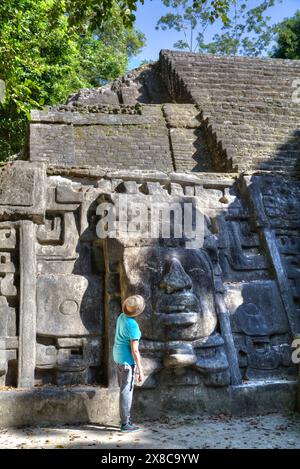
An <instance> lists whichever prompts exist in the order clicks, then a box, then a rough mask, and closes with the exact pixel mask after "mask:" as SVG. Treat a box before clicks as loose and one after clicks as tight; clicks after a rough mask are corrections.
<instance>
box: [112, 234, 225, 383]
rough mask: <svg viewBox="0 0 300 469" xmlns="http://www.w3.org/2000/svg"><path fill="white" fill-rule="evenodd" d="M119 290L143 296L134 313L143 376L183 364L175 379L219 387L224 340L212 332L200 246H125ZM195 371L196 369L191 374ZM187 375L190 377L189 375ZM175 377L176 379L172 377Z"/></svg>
mask: <svg viewBox="0 0 300 469" xmlns="http://www.w3.org/2000/svg"><path fill="white" fill-rule="evenodd" d="M120 283H121V294H122V297H123V298H125V297H126V296H127V295H130V294H134V293H138V294H141V295H143V296H144V298H145V300H146V308H145V311H144V313H143V315H141V316H140V318H139V323H140V326H141V330H142V334H143V342H142V350H143V352H144V353H143V356H145V357H146V358H145V368H146V374H147V380H146V383H145V385H144V386H146V387H147V386H148V387H153V386H155V384H156V382H157V376H155V374H157V373H158V372H160V374H163V376H161V377H160V382H163V381H164V379H165V378H166V376H170V373H171V375H172V373H174V372H175V373H176V369H177V370H178V369H183V368H185V369H188V370H189V371H188V372H185V373H184V375H185V379H183V377H182V379H181V384H183V385H184V384H190V379H192V382H193V383H194V384H197V383H198V384H199V382H201V380H203V377H204V382H205V383H206V384H207V385H212V386H219V385H220V386H224V385H228V384H229V382H230V374H229V370H228V361H227V356H226V354H225V351H224V341H223V339H222V337H221V335H220V334H219V333H218V332H217V327H218V319H217V306H216V302H215V283H214V272H213V265H212V262H211V260H210V257H209V255H208V253H207V252H206V251H205V250H204V249H198V250H196V249H184V248H180V247H165V246H164V245H163V243H162V246H150V247H125V248H124V251H123V257H122V262H121V265H120ZM195 371H197V372H196V373H195ZM191 376H193V378H191ZM176 381H177V379H176Z"/></svg>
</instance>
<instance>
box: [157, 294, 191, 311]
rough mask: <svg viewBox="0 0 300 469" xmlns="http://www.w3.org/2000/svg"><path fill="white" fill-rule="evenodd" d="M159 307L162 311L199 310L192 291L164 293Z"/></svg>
mask: <svg viewBox="0 0 300 469" xmlns="http://www.w3.org/2000/svg"><path fill="white" fill-rule="evenodd" d="M159 306H160V307H159V309H160V311H161V312H162V313H166V314H174V313H179V314H182V313H193V312H197V311H199V301H198V298H197V297H196V295H195V294H194V293H192V292H181V293H173V294H171V295H166V294H165V295H164V296H163V297H162V299H161V302H160V305H159Z"/></svg>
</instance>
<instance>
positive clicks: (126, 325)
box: [113, 313, 142, 365]
mask: <svg viewBox="0 0 300 469" xmlns="http://www.w3.org/2000/svg"><path fill="white" fill-rule="evenodd" d="M141 335H142V334H141V331H140V328H139V325H138V323H137V322H136V320H135V319H134V318H130V317H129V316H126V314H124V313H122V314H120V316H119V317H118V319H117V325H116V335H115V343H114V347H113V357H114V361H115V362H116V363H120V364H123V365H125V364H128V365H134V363H135V362H134V359H133V355H132V353H131V346H130V341H131V340H140V338H141Z"/></svg>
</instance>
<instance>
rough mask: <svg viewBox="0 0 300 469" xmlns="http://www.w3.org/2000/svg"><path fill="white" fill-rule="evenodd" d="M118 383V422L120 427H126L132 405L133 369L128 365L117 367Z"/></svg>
mask: <svg viewBox="0 0 300 469" xmlns="http://www.w3.org/2000/svg"><path fill="white" fill-rule="evenodd" d="M117 370H118V381H119V386H120V399H119V409H120V420H121V425H127V424H128V423H129V419H130V409H131V404H132V393H133V379H134V375H133V372H134V369H133V367H131V366H130V365H120V364H118V365H117Z"/></svg>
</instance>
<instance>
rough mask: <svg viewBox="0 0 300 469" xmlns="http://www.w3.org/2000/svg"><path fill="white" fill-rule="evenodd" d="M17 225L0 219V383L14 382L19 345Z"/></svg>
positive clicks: (9, 383) (13, 383)
mask: <svg viewBox="0 0 300 469" xmlns="http://www.w3.org/2000/svg"><path fill="white" fill-rule="evenodd" d="M18 274H19V256H18V251H17V227H16V226H14V225H13V224H11V225H10V224H8V223H5V222H3V223H0V384H2V385H9V386H16V384H17V349H18V338H17V337H16V336H17V333H18V327H19V325H18V320H19V298H18V289H17V287H18V283H19V282H18Z"/></svg>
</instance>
